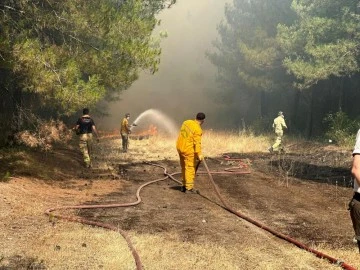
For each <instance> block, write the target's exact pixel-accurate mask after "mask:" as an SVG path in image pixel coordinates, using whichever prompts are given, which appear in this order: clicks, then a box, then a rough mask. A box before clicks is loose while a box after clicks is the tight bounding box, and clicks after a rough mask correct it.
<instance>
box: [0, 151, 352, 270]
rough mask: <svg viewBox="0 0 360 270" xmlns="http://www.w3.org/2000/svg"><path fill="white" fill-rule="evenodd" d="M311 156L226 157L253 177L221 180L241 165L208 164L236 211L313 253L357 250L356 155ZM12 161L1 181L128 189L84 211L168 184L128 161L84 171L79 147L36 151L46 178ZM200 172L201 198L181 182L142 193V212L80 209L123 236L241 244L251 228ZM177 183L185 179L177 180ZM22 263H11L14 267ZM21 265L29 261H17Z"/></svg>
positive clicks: (173, 168)
mask: <svg viewBox="0 0 360 270" xmlns="http://www.w3.org/2000/svg"><path fill="white" fill-rule="evenodd" d="M132 151H136V150H132ZM305 152H306V151H304V146H298V148H297V149H292V150H291V152H289V153H287V154H283V155H277V154H274V155H271V154H269V153H246V154H245V153H227V154H228V155H229V156H230V157H231V158H234V159H241V162H242V164H244V163H245V164H247V165H248V168H249V170H250V173H248V174H243V173H241V171H240V173H233V174H222V172H225V171H226V169H227V168H232V167H234V166H238V165H239V161H238V160H225V159H224V158H223V157H221V156H218V157H210V158H207V159H206V164H207V165H208V167H209V168H210V170H211V172H215V173H214V174H212V175H213V179H214V181H215V182H216V184H217V186H218V188H219V190H220V193H221V195H222V196H223V198H224V199H225V200H226V201H227V202H228V204H229V205H230V206H231V207H232V208H233V209H236V210H237V211H239V212H241V213H243V214H244V215H247V216H249V217H250V218H252V219H255V220H257V221H259V222H261V223H263V224H264V225H266V226H269V227H271V228H272V229H274V230H277V231H279V232H281V233H283V234H286V235H288V236H290V237H292V238H294V239H296V240H298V241H301V242H303V243H304V244H305V245H308V246H313V245H319V244H326V245H327V246H329V247H331V248H334V249H339V248H353V247H354V244H353V243H352V236H353V230H352V227H351V222H350V218H349V214H348V211H347V203H348V201H349V199H350V198H351V194H352V189H351V184H352V182H351V177H350V172H349V168H350V165H351V153H350V152H348V151H341V150H339V149H336V148H334V149H333V148H330V149H329V148H327V147H319V146H314V148H312V149H311V151H310V150H309V153H311V154H305ZM8 156H9V155H5V154H3V155H2V161H5V162H2V163H1V164H2V165H1V166H0V171H1V173H2V175H4V172H6V171H9V170H10V171H12V175H15V176H16V175H19V176H30V175H31V176H32V177H34V176H35V177H38V178H42V179H44V180H46V181H48V182H53V183H54V184H56V185H61V186H63V187H66V188H71V187H72V182H71V181H66V179H68V178H69V177H70V176H71V177H74V176H75V177H78V178H82V179H88V180H89V181H90V182H89V183H90V184H91V183H92V182H95V181H101V179H102V178H111V179H113V181H121V182H123V183H124V187H125V188H123V189H121V190H114V191H113V192H111V193H107V194H106V195H99V196H96V200H91V201H86V202H85V203H84V204H107V203H122V202H124V203H125V202H129V201H130V202H131V201H136V197H135V193H136V191H137V189H138V188H139V187H140V186H141V185H143V184H145V183H146V182H148V181H152V180H156V179H161V178H163V177H164V171H163V169H162V168H159V167H156V166H152V165H149V164H146V163H144V162H142V161H135V160H131V159H129V160H128V161H126V162H124V160H123V159H122V158H119V159H118V160H114V159H113V160H111V161H110V162H111V166H109V168H108V169H104V168H103V169H99V168H96V166H94V168H93V169H92V170H91V171H86V170H85V169H83V168H82V167H81V166H82V164H81V157H80V155H79V153H78V151H77V149H76V147H73V148H68V147H67V148H64V147H61V148H58V149H56V150H55V151H54V152H53V153H51V154H46V155H44V154H43V153H39V152H36V151H34V152H32V153H31V158H32V159H34V160H36V162H37V163H40V164H41V166H43V167H46V168H48V170H45V172H46V173H43V174H40V173H39V172H38V171H37V172H35V171H31V170H30V169H28V170H27V169H26V168H25V167H21V168H20V167H16V166H14V164H16V162H18V161H19V160H21V158H24V157H23V156H22V157H21V158H19V157H17V158H14V159H13V160H10V159H9V157H8ZM95 158H96V159H98V160H96V159H95V163H97V162H99V159H101V157H100V156H96V157H95ZM16 159H18V160H16ZM152 163H154V164H159V165H161V166H165V167H166V168H167V172H168V173H175V172H179V171H180V167H179V164H178V162H177V161H171V160H168V159H162V158H160V159H159V160H156V161H152ZM69 164H72V166H69ZM15 168H17V169H15ZM55 169H56V170H55ZM43 171H44V170H43ZM55 171H56V173H54V172H55ZM242 171H245V169H243V170H242ZM198 172H199V173H198V174H197V177H196V184H195V185H196V188H197V189H198V190H199V191H200V194H199V195H196V194H184V193H182V192H180V190H179V184H178V183H176V182H174V181H173V180H170V179H166V180H161V181H158V182H155V183H153V184H151V185H148V186H146V187H144V188H143V189H142V190H141V192H140V196H141V199H142V202H141V203H140V204H139V205H137V206H132V207H127V208H114V209H106V210H104V209H92V210H91V211H90V210H81V211H80V212H79V213H78V214H79V215H80V216H82V217H86V218H88V219H93V220H96V221H102V222H106V223H111V224H116V225H117V226H119V227H120V228H121V229H123V230H125V231H127V230H134V231H137V232H139V233H163V232H171V231H177V232H178V233H180V235H181V237H182V239H183V241H190V242H197V243H202V242H208V241H214V242H217V243H224V244H225V245H232V244H234V243H236V242H239V241H241V239H242V238H243V237H244V226H245V228H248V229H250V227H251V226H252V225H251V224H250V223H249V222H247V221H244V220H241V219H240V218H237V217H235V216H234V215H233V214H231V213H229V212H228V211H226V210H225V209H223V208H222V204H221V202H220V200H219V198H218V197H217V196H216V194H215V192H214V189H213V186H212V185H211V183H210V181H209V177H208V175H207V174H206V171H205V168H204V166H203V165H201V166H200V168H199V171H198ZM174 177H175V178H176V179H178V180H180V177H179V175H175V176H174ZM199 224H206V226H200V225H199ZM16 261H17V260H13V264H14V265H15V264H16ZM18 263H24V261H22V262H21V260H18ZM14 265H13V266H14ZM4 269H8V268H4ZM9 269H16V267H15V268H9Z"/></svg>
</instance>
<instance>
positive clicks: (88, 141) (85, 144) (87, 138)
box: [79, 133, 93, 166]
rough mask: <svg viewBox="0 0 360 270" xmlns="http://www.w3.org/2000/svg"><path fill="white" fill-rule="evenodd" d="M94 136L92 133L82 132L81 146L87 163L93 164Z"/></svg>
mask: <svg viewBox="0 0 360 270" xmlns="http://www.w3.org/2000/svg"><path fill="white" fill-rule="evenodd" d="M92 144H93V136H92V133H85V134H80V141H79V147H80V151H81V153H82V154H83V158H84V162H85V165H87V166H88V165H90V164H91V159H90V156H91V152H92Z"/></svg>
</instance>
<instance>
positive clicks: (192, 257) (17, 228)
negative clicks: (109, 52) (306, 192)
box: [0, 131, 360, 270]
mask: <svg viewBox="0 0 360 270" xmlns="http://www.w3.org/2000/svg"><path fill="white" fill-rule="evenodd" d="M269 145H270V139H269V138H267V137H253V136H248V135H241V136H239V135H238V134H234V133H216V132H213V131H205V132H204V136H203V152H204V155H205V156H219V155H222V154H223V153H229V152H230V153H231V152H236V153H241V152H266V151H267V148H268V146H269ZM120 147H121V141H120V140H119V139H117V140H112V141H111V145H110V146H109V145H108V146H106V145H103V144H100V145H98V146H97V148H98V150H97V151H98V152H97V155H101V156H103V157H104V156H106V159H104V161H101V162H100V163H99V166H100V167H106V166H107V167H108V166H109V164H110V163H111V161H113V160H119V159H120V158H121V160H122V162H128V161H143V160H148V161H154V160H162V159H169V160H178V155H177V152H176V149H175V139H174V138H165V137H161V136H155V137H152V138H150V139H149V140H139V141H131V146H130V147H131V148H132V149H137V151H136V152H135V153H133V154H132V155H130V154H120ZM73 182H74V184H73V188H71V189H61V188H59V187H55V186H49V185H47V184H45V183H43V182H39V181H38V180H31V179H15V180H14V179H13V180H11V181H10V182H9V183H0V205H2V209H1V211H0V219H1V220H2V221H4V220H6V222H5V223H2V224H1V225H0V231H1V232H2V233H0V242H1V243H2V249H1V251H0V268H1V266H2V265H4V264H5V263H6V260H1V258H2V257H5V258H8V257H10V256H13V255H20V256H22V257H31V258H35V260H36V261H38V262H41V261H44V265H46V267H47V268H48V269H135V264H134V260H133V258H132V256H131V254H130V251H129V249H128V247H127V244H126V242H125V240H124V239H122V237H121V236H120V235H119V234H117V233H115V232H111V231H106V230H103V229H98V228H92V227H88V226H84V225H81V224H74V223H68V222H63V221H58V222H56V223H55V225H53V224H52V223H51V222H49V220H48V218H46V217H45V215H44V214H43V212H44V210H45V209H46V208H48V207H54V206H58V205H63V204H66V205H75V204H81V203H83V202H85V201H90V200H93V199H95V197H94V194H95V193H96V194H97V195H101V194H106V193H110V192H112V191H114V190H121V188H122V184H121V182H117V181H106V180H102V181H97V182H94V183H93V184H92V185H91V186H89V187H88V188H86V189H83V188H80V187H83V186H84V185H85V184H86V183H87V182H86V181H85V180H73ZM76 187H79V188H76ZM24 197H26V198H31V199H30V201H28V202H27V204H25V205H24V203H23V202H24V200H23V198H24ZM9 216H10V217H11V218H10V219H9ZM239 226H241V225H240V224H239ZM12 228H13V234H9V233H8V232H9V229H10V230H11V229H12ZM129 233H130V237H131V239H132V241H133V243H134V245H135V247H136V249H137V251H138V252H139V254H140V257H141V260H142V262H143V264H144V265H145V269H148V270H149V269H153V270H158V269H214V270H215V269H225V270H226V269H229V270H233V269H339V268H338V267H336V266H333V265H330V264H329V263H327V262H326V261H324V260H319V259H316V258H315V257H314V255H312V254H310V253H308V252H305V251H303V250H300V249H298V248H296V247H294V246H293V245H290V244H286V243H285V244H284V243H283V242H281V243H282V244H279V242H278V240H277V238H275V237H273V236H271V235H269V234H267V233H264V232H262V231H261V230H260V229H257V228H255V227H251V230H249V237H247V238H244V239H243V241H242V243H239V245H236V246H226V245H216V244H214V243H212V242H211V239H209V241H208V242H207V243H202V244H197V243H190V242H183V241H181V239H180V237H179V235H177V234H174V233H172V234H160V233H159V234H157V235H146V234H141V235H140V234H137V233H135V232H131V231H130V232H129ZM209 237H210V238H211V236H209ZM225 246H226V247H225ZM239 247H240V248H239ZM315 248H316V247H315ZM318 248H320V249H321V250H322V251H323V252H325V253H327V252H328V254H332V255H333V256H336V257H337V258H346V262H347V263H350V264H352V265H358V267H360V265H359V260H358V254H356V253H354V250H340V251H334V250H329V249H327V248H326V247H318ZM35 269H36V268H35ZM39 269H40V268H39Z"/></svg>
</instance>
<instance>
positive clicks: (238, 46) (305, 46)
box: [208, 0, 360, 138]
mask: <svg viewBox="0 0 360 270" xmlns="http://www.w3.org/2000/svg"><path fill="white" fill-rule="evenodd" d="M218 32H219V35H220V39H219V40H217V41H216V42H215V47H216V48H217V50H216V51H215V52H213V53H209V54H208V56H209V59H210V60H211V62H212V63H213V64H214V65H215V66H217V68H218V82H219V89H221V92H218V93H217V95H216V99H219V100H222V101H224V102H226V103H227V104H229V105H228V106H227V110H228V111H229V113H228V114H229V115H234V114H235V115H237V116H239V115H240V116H241V117H238V118H237V121H240V120H241V118H243V119H246V121H247V122H252V123H253V124H254V126H256V128H257V129H258V130H259V129H260V131H261V129H266V128H269V127H270V125H269V124H268V122H269V121H271V120H272V119H273V118H274V117H275V116H276V115H277V112H278V111H279V110H282V111H284V112H285V115H286V118H287V121H288V122H289V126H290V129H291V132H292V133H296V134H301V135H303V136H306V137H308V138H311V137H317V136H321V135H322V134H324V132H326V131H327V130H326V129H327V124H329V122H330V124H331V125H332V127H334V125H335V124H338V128H348V127H346V125H347V124H349V123H351V128H350V129H351V130H349V131H351V132H356V129H357V128H359V126H357V124H356V123H355V122H356V121H355V122H354V121H351V120H355V119H356V118H357V117H358V116H359V115H360V108H359V106H358V104H357V100H359V98H360V76H359V75H360V74H359V71H360V69H359V60H360V58H359V56H360V2H359V1H357V0H250V1H248V0H233V1H232V3H231V4H228V5H227V6H226V8H225V20H224V21H223V22H222V23H221V24H220V25H219V27H218ZM234 112H235V113H234ZM234 120H235V121H236V119H234ZM326 120H327V121H326ZM336 122H342V123H336ZM237 124H238V125H239V126H240V125H241V123H237ZM354 129H355V130H354ZM262 131H265V130H262Z"/></svg>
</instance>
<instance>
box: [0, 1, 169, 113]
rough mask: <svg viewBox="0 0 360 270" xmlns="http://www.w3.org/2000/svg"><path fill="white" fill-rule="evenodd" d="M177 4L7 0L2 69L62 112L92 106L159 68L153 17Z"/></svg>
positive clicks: (0, 31) (0, 42) (0, 33)
mask: <svg viewBox="0 0 360 270" xmlns="http://www.w3.org/2000/svg"><path fill="white" fill-rule="evenodd" d="M174 2H175V1H168V0H152V1H143V0H129V1H121V0H119V1H114V0H105V1H97V0H79V1H73V0H64V1H57V0H46V1H45V0H37V1H30V0H19V1H13V0H5V2H4V1H3V2H2V5H0V11H1V12H2V15H1V17H0V24H1V28H0V56H1V57H0V69H1V68H6V69H10V70H11V71H12V73H11V75H12V77H13V81H14V82H16V83H17V85H16V86H14V89H16V88H18V89H23V90H25V91H28V92H30V93H34V94H36V95H38V96H39V97H41V99H42V102H43V104H44V105H46V106H49V107H51V106H56V107H58V108H59V109H60V113H64V114H67V115H69V114H72V113H74V112H75V111H77V110H78V109H79V107H80V108H82V107H84V106H88V107H91V105H94V104H95V103H96V102H98V101H99V100H101V99H103V98H107V99H111V98H113V97H116V96H117V95H118V94H119V93H120V92H121V91H122V90H124V89H126V88H127V87H129V85H131V83H132V82H134V80H136V79H137V77H138V75H137V74H138V72H139V70H148V71H149V72H151V73H154V72H156V71H157V70H158V65H159V55H160V52H161V51H160V47H159V41H160V38H161V37H157V38H153V37H152V36H151V34H152V30H153V29H154V27H155V25H156V24H157V20H156V18H155V14H156V13H157V12H159V11H160V10H161V9H162V8H164V7H166V6H167V5H171V4H173V3H174ZM1 79H5V78H1ZM1 79H0V80H1Z"/></svg>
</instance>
